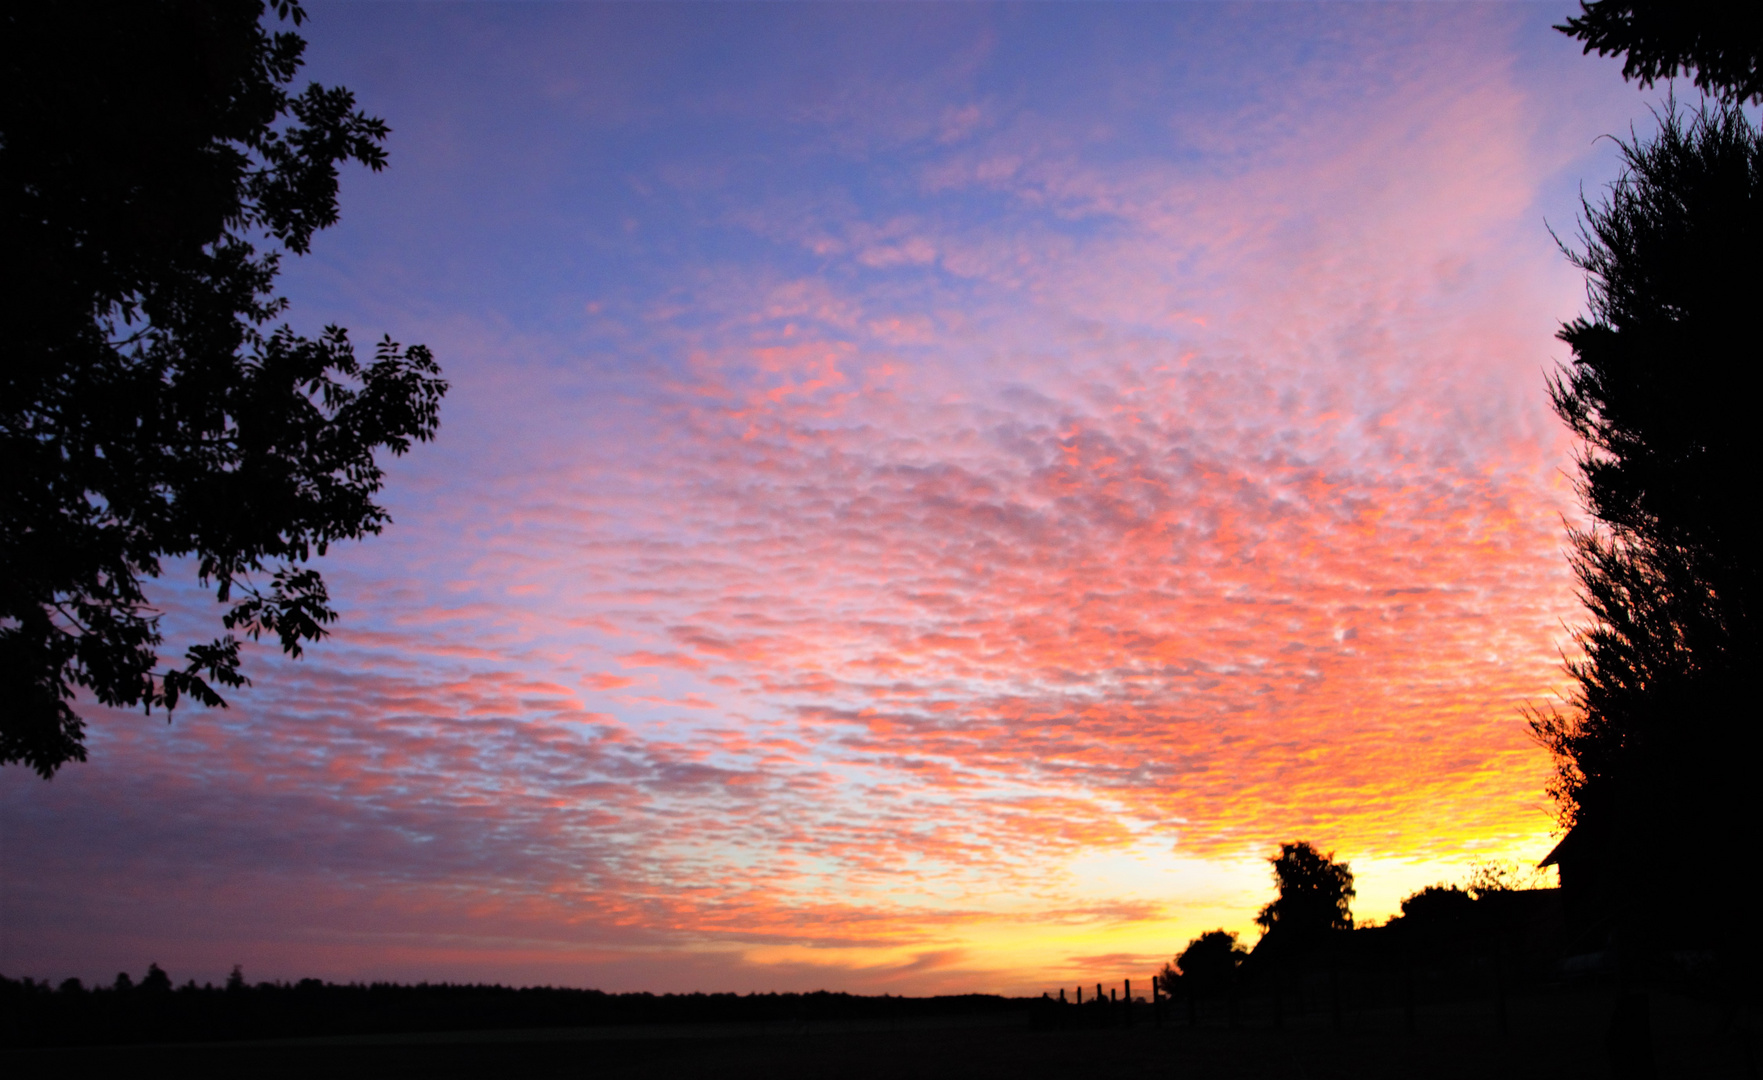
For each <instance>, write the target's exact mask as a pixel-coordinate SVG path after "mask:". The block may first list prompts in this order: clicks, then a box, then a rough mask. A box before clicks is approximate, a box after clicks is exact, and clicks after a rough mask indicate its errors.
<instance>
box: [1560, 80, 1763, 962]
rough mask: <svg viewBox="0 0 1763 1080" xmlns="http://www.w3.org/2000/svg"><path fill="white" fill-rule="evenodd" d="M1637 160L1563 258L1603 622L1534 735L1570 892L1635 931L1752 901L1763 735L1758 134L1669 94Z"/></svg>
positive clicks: (1743, 122)
mask: <svg viewBox="0 0 1763 1080" xmlns="http://www.w3.org/2000/svg"><path fill="white" fill-rule="evenodd" d="M1622 153H1623V157H1624V161H1625V164H1626V168H1625V171H1624V173H1623V176H1622V178H1621V179H1620V180H1619V181H1618V182H1617V183H1616V184H1614V185H1612V187H1611V188H1610V191H1609V195H1608V197H1607V199H1606V200H1605V201H1604V202H1603V203H1602V204H1600V205H1598V206H1592V205H1591V204H1589V203H1587V204H1585V226H1584V232H1583V237H1582V241H1583V243H1582V248H1581V249H1580V250H1578V251H1570V252H1569V255H1570V257H1571V258H1572V259H1573V261H1574V263H1575V265H1577V266H1579V267H1581V268H1582V269H1584V270H1585V271H1586V273H1587V276H1588V278H1589V281H1590V287H1589V293H1590V309H1591V310H1590V316H1589V317H1584V318H1579V319H1575V320H1574V321H1573V322H1571V323H1568V324H1567V325H1566V326H1565V327H1564V328H1563V329H1562V331H1561V334H1560V337H1561V339H1562V340H1563V341H1565V342H1566V343H1567V344H1568V345H1569V346H1570V347H1571V349H1572V350H1573V359H1572V361H1571V363H1570V364H1568V365H1567V366H1566V367H1565V368H1563V369H1562V370H1561V371H1560V372H1559V373H1558V374H1557V376H1556V377H1555V378H1554V380H1553V382H1552V385H1551V392H1552V396H1553V399H1554V404H1555V409H1556V411H1557V413H1559V414H1560V416H1561V417H1562V419H1563V420H1565V421H1566V422H1567V424H1568V426H1569V427H1570V428H1571V429H1572V430H1573V432H1574V433H1575V434H1576V435H1578V436H1579V437H1580V438H1581V439H1582V440H1583V442H1584V445H1585V450H1584V452H1583V453H1582V454H1581V457H1580V460H1579V471H1580V481H1579V492H1580V497H1581V499H1582V501H1583V503H1584V505H1585V507H1586V510H1587V511H1588V512H1589V514H1590V515H1591V517H1592V519H1593V526H1592V527H1591V528H1589V529H1585V530H1580V531H1575V532H1574V533H1573V534H1572V540H1573V544H1574V549H1575V554H1574V570H1575V572H1576V574H1577V576H1578V578H1579V582H1580V587H1581V594H1582V597H1583V599H1584V601H1585V603H1586V606H1587V608H1588V610H1589V612H1590V614H1591V616H1592V622H1591V624H1590V625H1589V626H1587V627H1586V628H1585V629H1584V630H1583V631H1582V632H1581V633H1580V642H1581V644H1582V645H1583V647H1584V656H1583V658H1581V659H1578V660H1575V661H1573V662H1571V663H1569V665H1568V671H1569V672H1570V674H1571V675H1572V677H1573V680H1574V683H1575V688H1574V692H1573V694H1572V696H1571V698H1570V700H1569V703H1568V705H1569V707H1568V709H1567V711H1566V712H1565V713H1562V712H1559V711H1549V712H1545V713H1540V714H1537V715H1534V716H1533V718H1532V728H1533V730H1534V732H1535V733H1536V735H1537V737H1538V738H1539V740H1540V741H1541V742H1542V743H1543V744H1544V745H1545V746H1547V747H1548V748H1549V749H1550V750H1551V751H1552V752H1553V754H1554V756H1555V760H1556V766H1557V772H1556V777H1555V781H1554V784H1553V786H1552V793H1553V795H1554V796H1555V798H1556V800H1557V805H1558V807H1559V810H1560V813H1561V818H1562V821H1563V823H1564V824H1566V825H1568V826H1571V827H1572V828H1573V831H1574V834H1575V835H1574V848H1575V851H1576V858H1577V859H1578V860H1579V861H1581V862H1584V863H1589V864H1590V865H1591V866H1592V868H1593V869H1592V870H1591V872H1590V873H1584V872H1581V873H1580V875H1579V876H1580V880H1581V881H1582V882H1583V883H1584V884H1583V887H1582V886H1579V885H1575V886H1574V888H1576V889H1579V890H1581V891H1584V892H1586V893H1587V894H1588V895H1591V896H1594V897H1595V898H1596V906H1598V907H1599V908H1600V909H1601V910H1602V911H1603V913H1604V916H1605V917H1607V918H1608V919H1609V920H1611V922H1610V925H1612V926H1613V927H1617V928H1621V927H1624V926H1625V927H1627V930H1626V931H1624V932H1626V933H1631V934H1632V933H1638V932H1641V931H1642V927H1643V924H1645V923H1647V922H1648V921H1649V920H1651V919H1654V918H1655V917H1656V916H1655V913H1656V912H1657V911H1658V910H1660V908H1659V905H1660V904H1661V903H1663V902H1664V901H1665V899H1666V896H1665V893H1666V892H1669V893H1671V894H1674V895H1697V896H1699V898H1700V902H1699V903H1698V904H1696V905H1692V906H1693V907H1695V908H1697V909H1698V910H1699V911H1701V912H1703V913H1704V914H1705V915H1706V916H1707V917H1708V919H1709V920H1712V919H1714V918H1716V917H1717V916H1716V915H1715V913H1716V912H1719V911H1722V910H1738V909H1739V908H1738V907H1731V906H1728V905H1727V904H1725V903H1723V902H1720V901H1718V900H1717V899H1716V898H1718V897H1722V896H1725V897H1726V898H1727V900H1728V901H1731V902H1732V903H1737V902H1738V901H1739V900H1740V899H1741V898H1740V897H1739V896H1738V895H1736V894H1733V893H1732V890H1733V889H1734V888H1736V885H1734V884H1733V883H1732V882H1731V881H1730V880H1729V879H1730V877H1731V875H1730V873H1729V872H1728V871H1727V870H1726V869H1724V867H1725V866H1726V864H1727V862H1728V860H1729V859H1730V857H1731V854H1732V853H1733V852H1736V851H1740V850H1744V849H1745V848H1746V847H1748V844H1747V842H1746V841H1747V839H1748V830H1746V825H1747V823H1748V822H1749V821H1750V820H1751V819H1752V817H1753V815H1754V810H1753V808H1752V806H1751V799H1750V795H1749V793H1750V791H1751V790H1752V788H1753V787H1754V785H1755V776H1754V769H1755V762H1756V761H1757V759H1758V758H1757V755H1758V752H1759V750H1763V742H1760V739H1759V724H1758V712H1757V696H1756V694H1757V692H1756V686H1755V673H1756V672H1757V671H1758V670H1759V662H1760V661H1763V649H1760V648H1759V646H1760V645H1763V641H1760V640H1759V631H1760V627H1759V618H1760V614H1763V613H1760V610H1759V603H1760V602H1763V547H1760V544H1759V539H1760V538H1763V533H1760V532H1759V531H1758V530H1757V529H1756V527H1755V525H1754V523H1753V518H1752V515H1753V513H1754V512H1755V511H1754V504H1755V502H1756V495H1757V491H1758V484H1759V479H1758V478H1759V475H1760V473H1759V470H1758V464H1759V463H1758V455H1757V449H1756V439H1755V435H1754V433H1753V432H1752V430H1751V423H1753V422H1754V421H1753V419H1752V411H1753V407H1754V401H1755V400H1756V394H1757V391H1758V389H1759V386H1758V382H1759V372H1758V362H1757V356H1758V348H1757V334H1756V327H1755V312H1756V305H1757V298H1758V297H1759V296H1763V260H1759V259H1758V256H1757V253H1758V251H1760V250H1763V141H1760V139H1759V132H1758V130H1757V129H1756V128H1755V127H1754V126H1753V125H1752V124H1751V123H1750V121H1749V120H1748V119H1747V118H1746V116H1745V115H1744V113H1743V112H1742V111H1741V110H1740V108H1739V107H1738V106H1722V107H1717V108H1714V109H1704V110H1702V111H1700V112H1698V113H1696V114H1695V115H1693V116H1692V117H1690V118H1688V119H1687V121H1686V119H1685V118H1684V117H1683V116H1681V115H1680V114H1679V113H1678V112H1677V111H1676V109H1675V107H1674V106H1668V107H1667V111H1666V112H1665V113H1664V114H1663V115H1662V116H1661V117H1660V130H1659V134H1658V135H1657V136H1656V137H1655V138H1654V139H1652V140H1650V141H1647V142H1641V141H1638V140H1631V141H1628V142H1624V143H1622ZM1667 850H1669V851H1672V852H1673V853H1674V857H1673V860H1672V864H1673V870H1672V873H1671V875H1670V878H1671V881H1670V884H1669V886H1668V887H1667V885H1666V884H1665V882H1664V881H1663V879H1660V878H1658V877H1656V876H1655V877H1649V876H1646V875H1641V876H1638V877H1637V876H1636V875H1635V874H1633V873H1631V872H1630V870H1629V869H1628V868H1629V867H1631V866H1632V865H1633V860H1634V856H1635V853H1638V852H1662V851H1667ZM1565 871H1566V867H1565V866H1564V867H1563V872H1564V873H1563V883H1564V884H1568V880H1567V877H1566V874H1565ZM1674 906H1675V905H1674ZM1686 914H1687V912H1686ZM1702 929H1703V930H1705V931H1707V930H1712V929H1713V924H1712V922H1711V921H1709V922H1707V923H1706V925H1704V926H1703V927H1702ZM1725 940H1727V941H1731V940H1732V939H1731V935H1730V934H1726V935H1725Z"/></svg>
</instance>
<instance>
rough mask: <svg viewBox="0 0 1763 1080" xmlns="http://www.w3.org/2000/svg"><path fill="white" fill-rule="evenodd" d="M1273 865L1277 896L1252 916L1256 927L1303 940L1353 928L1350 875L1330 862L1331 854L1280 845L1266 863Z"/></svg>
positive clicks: (1301, 845) (1304, 845) (1307, 847)
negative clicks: (1332, 931) (1301, 937)
mask: <svg viewBox="0 0 1763 1080" xmlns="http://www.w3.org/2000/svg"><path fill="white" fill-rule="evenodd" d="M1267 861H1268V862H1270V863H1272V864H1273V880H1274V884H1276V885H1277V886H1278V887H1279V896H1278V898H1276V899H1275V900H1273V901H1271V902H1270V903H1268V905H1267V906H1266V907H1264V908H1262V909H1261V912H1260V914H1258V915H1256V916H1255V923H1256V925H1258V926H1260V927H1261V929H1262V931H1264V932H1265V933H1268V934H1272V933H1273V932H1274V931H1276V930H1278V931H1281V932H1282V934H1283V936H1303V937H1308V936H1310V935H1312V934H1317V933H1321V932H1324V931H1328V930H1351V929H1352V928H1353V910H1352V899H1353V897H1354V896H1355V895H1357V893H1355V892H1354V890H1353V871H1352V869H1351V868H1350V867H1349V866H1348V865H1347V864H1346V863H1344V862H1335V861H1334V852H1332V851H1331V852H1329V853H1328V854H1326V855H1324V854H1323V853H1322V852H1320V851H1317V850H1316V848H1315V846H1314V845H1312V844H1310V843H1309V842H1308V841H1304V840H1299V841H1297V842H1295V843H1291V844H1281V845H1280V847H1279V854H1278V855H1275V856H1273V857H1271V858H1269V859H1268V860H1267Z"/></svg>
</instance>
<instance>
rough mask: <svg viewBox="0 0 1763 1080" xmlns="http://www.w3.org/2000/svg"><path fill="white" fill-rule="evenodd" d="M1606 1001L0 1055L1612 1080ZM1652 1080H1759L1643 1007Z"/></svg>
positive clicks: (1707, 1029)
mask: <svg viewBox="0 0 1763 1080" xmlns="http://www.w3.org/2000/svg"><path fill="white" fill-rule="evenodd" d="M1611 1015H1612V997H1611V995H1610V993H1609V992H1607V991H1589V992H1581V993H1576V994H1555V995H1549V996H1539V997H1530V998H1515V999H1513V1000H1512V1001H1511V1002H1510V1003H1509V1011H1508V1022H1507V1031H1506V1032H1505V1033H1501V1032H1500V1031H1499V1029H1498V1025H1497V1023H1496V1021H1495V1017H1494V1013H1493V1012H1492V1010H1491V1009H1489V1008H1481V1007H1473V1006H1453V1007H1441V1008H1438V1009H1432V1010H1422V1011H1421V1012H1420V1013H1419V1014H1418V1015H1417V1016H1416V1024H1415V1028H1416V1030H1415V1032H1414V1033H1413V1034H1409V1033H1408V1032H1407V1031H1406V1030H1405V1019H1404V1017H1403V1016H1402V1015H1401V1014H1400V1013H1399V1012H1395V1011H1392V1012H1388V1013H1377V1012H1367V1013H1360V1014H1356V1015H1351V1016H1348V1017H1347V1018H1346V1019H1345V1021H1344V1023H1343V1030H1341V1031H1339V1032H1337V1031H1335V1030H1334V1028H1333V1024H1332V1022H1331V1018H1330V1017H1329V1016H1327V1015H1307V1016H1293V1017H1287V1018H1285V1020H1284V1022H1283V1024H1282V1026H1280V1027H1279V1028H1271V1027H1261V1026H1257V1027H1239V1028H1234V1029H1233V1028H1230V1027H1228V1026H1223V1025H1218V1026H1205V1025H1203V1026H1200V1027H1197V1028H1190V1027H1187V1026H1186V1025H1185V1022H1178V1023H1175V1024H1170V1025H1168V1026H1165V1027H1162V1028H1154V1027H1151V1026H1150V1025H1148V1024H1146V1023H1140V1024H1138V1025H1137V1026H1135V1027H1132V1028H1127V1029H1113V1030H1098V1031H1033V1030H1030V1029H1029V1027H1028V1024H1027V1021H1026V1018H1022V1019H1018V1018H1017V1017H1011V1016H1005V1017H993V1018H970V1019H959V1018H950V1019H945V1020H934V1019H931V1020H920V1021H915V1022H903V1023H897V1024H889V1023H886V1022H848V1023H844V1024H839V1025H820V1026H812V1025H807V1026H805V1025H799V1024H798V1025H745V1026H737V1025H697V1026H670V1027H648V1028H606V1027H602V1028H575V1029H551V1030H529V1031H497V1032H456V1033H450V1034H445V1035H403V1036H379V1037H374V1036H367V1037H354V1038H347V1039H341V1038H339V1039H307V1040H281V1041H273V1042H255V1043H231V1044H207V1045H181V1046H179V1045H161V1046H121V1047H89V1048H76V1049H41V1050H11V1051H5V1052H0V1075H3V1076H6V1077H8V1078H12V1080H26V1078H31V1077H48V1076H54V1077H58V1078H60V1077H79V1076H123V1075H152V1076H169V1077H182V1076H188V1077H210V1076H213V1077H220V1076H226V1077H244V1076H249V1077H253V1078H256V1077H301V1078H302V1080H306V1078H311V1077H326V1078H329V1077H339V1078H346V1077H375V1078H379V1077H423V1078H425V1080H427V1078H443V1077H480V1076H483V1077H498V1076H509V1077H520V1078H523V1080H525V1078H546V1077H590V1078H598V1077H645V1078H653V1077H662V1078H667V1080H674V1078H686V1077H767V1078H771V1077H779V1078H791V1077H836V1078H838V1080H867V1078H871V1077H874V1078H882V1077H887V1078H896V1077H963V1078H967V1077H972V1078H989V1077H998V1078H1006V1077H1008V1078H1010V1080H1021V1078H1023V1077H1042V1076H1046V1077H1069V1078H1072V1080H1126V1078H1128V1077H1131V1078H1134V1080H1137V1078H1144V1077H1170V1078H1176V1077H1196V1078H1207V1077H1220V1078H1229V1077H1255V1078H1260V1077H1268V1078H1272V1077H1282V1078H1283V1077H1292V1078H1306V1080H1307V1078H1321V1077H1368V1078H1375V1077H1403V1078H1408V1077H1444V1078H1449V1077H1464V1078H1466V1080H1467V1078H1473V1080H1490V1078H1495V1077H1538V1078H1548V1080H1564V1078H1569V1077H1608V1076H1611V1075H1612V1068H1611V1059H1610V1055H1609V1053H1608V1051H1607V1050H1606V1048H1605V1037H1606V1034H1607V1032H1608V1029H1609V1022H1610V1017H1611ZM1652 1026H1653V1040H1654V1044H1655V1052H1656V1058H1657V1061H1658V1075H1659V1076H1660V1077H1661V1078H1665V1080H1670V1078H1675V1077H1734V1078H1739V1077H1756V1076H1759V1075H1760V1074H1759V1071H1758V1070H1759V1066H1763V1059H1760V1058H1759V1055H1758V1031H1757V1027H1756V1023H1755V1017H1754V1015H1753V1014H1752V1013H1751V1012H1750V1010H1745V1011H1743V1012H1740V1013H1733V1012H1731V1011H1728V1010H1724V1009H1718V1008H1709V1007H1707V1006H1705V1005H1698V1004H1695V1003H1691V1002H1688V1001H1686V1000H1683V999H1679V998H1670V997H1660V996H1657V995H1655V996H1654V997H1653V998H1652Z"/></svg>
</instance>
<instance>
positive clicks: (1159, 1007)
mask: <svg viewBox="0 0 1763 1080" xmlns="http://www.w3.org/2000/svg"><path fill="white" fill-rule="evenodd" d="M1151 1026H1152V1027H1154V1028H1161V1027H1162V1026H1163V980H1162V979H1160V978H1158V977H1157V976H1155V975H1153V976H1151Z"/></svg>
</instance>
